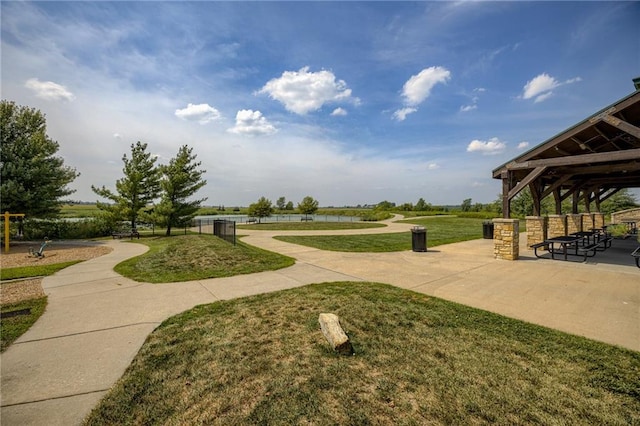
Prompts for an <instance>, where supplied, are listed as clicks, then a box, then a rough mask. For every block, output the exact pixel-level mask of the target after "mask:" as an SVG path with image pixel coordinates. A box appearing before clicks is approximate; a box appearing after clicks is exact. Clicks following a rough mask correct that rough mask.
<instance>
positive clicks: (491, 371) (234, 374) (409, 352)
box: [86, 282, 640, 425]
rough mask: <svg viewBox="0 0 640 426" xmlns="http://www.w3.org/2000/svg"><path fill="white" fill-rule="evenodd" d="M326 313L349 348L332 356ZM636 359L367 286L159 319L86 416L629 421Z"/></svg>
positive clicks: (301, 291) (138, 420) (94, 421)
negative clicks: (322, 320) (322, 326)
mask: <svg viewBox="0 0 640 426" xmlns="http://www.w3.org/2000/svg"><path fill="white" fill-rule="evenodd" d="M322 312H333V313H336V314H338V315H339V317H340V320H341V323H342V326H343V328H344V329H345V331H346V332H347V334H348V335H349V337H350V338H351V340H352V343H353V345H354V349H355V351H356V354H355V355H354V356H351V357H341V356H338V355H336V354H335V353H334V352H333V351H332V350H331V349H330V348H329V347H328V343H327V342H326V341H325V340H324V337H323V336H322V334H321V332H320V330H319V325H318V315H319V314H320V313H322ZM638 377H640V353H637V352H633V351H628V350H624V349H620V348H616V347H613V346H609V345H606V344H602V343H598V342H594V341H590V340H588V339H584V338H581V337H576V336H571V335H567V334H564V333H561V332H557V331H553V330H549V329H546V328H543V327H539V326H535V325H531V324H527V323H524V322H521V321H516V320H512V319H508V318H505V317H502V316H499V315H495V314H491V313H487V312H484V311H480V310H477V309H472V308H467V307H464V306H461V305H457V304H454V303H450V302H446V301H443V300H440V299H436V298H432V297H428V296H425V295H422V294H417V293H413V292H410V291H406V290H401V289H398V288H395V287H391V286H387V285H382V284H374V283H354V282H343V283H330V284H317V285H311V286H306V287H303V288H298V289H293V290H287V291H283V292H278V293H272V294H267V295H260V296H254V297H249V298H243V299H237V300H232V301H224V302H218V303H214V304H210V305H203V306H199V307H196V308H194V309H193V310H190V311H187V312H185V313H183V314H181V315H178V316H176V317H173V318H170V319H168V320H167V321H165V322H164V323H163V324H162V325H161V326H160V327H159V328H158V329H157V330H156V331H155V332H154V333H153V334H152V335H150V336H149V338H148V340H147V342H146V343H145V344H144V346H143V347H142V349H141V350H140V352H139V354H138V355H137V357H136V358H135V360H134V361H133V363H132V365H131V366H130V367H129V369H128V370H127V372H126V373H125V375H124V377H123V378H122V379H121V380H120V381H119V382H118V383H117V385H116V386H115V387H114V388H113V389H112V390H111V392H110V393H109V394H108V395H107V396H106V397H105V399H103V401H102V402H101V404H100V405H99V406H98V407H97V408H96V409H95V410H94V411H93V412H92V414H91V415H90V417H89V418H88V420H87V421H86V423H87V424H89V425H104V424H224V425H241V424H270V425H271V424H273V425H290V424H317V425H329V424H332V425H333V424H344V425H348V424H353V425H365V424H405V425H412V424H413V425H422V424H477V423H500V424H510V425H517V424H532V423H536V424H635V423H638V422H640V382H638V380H637V379H638Z"/></svg>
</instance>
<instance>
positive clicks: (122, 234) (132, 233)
mask: <svg viewBox="0 0 640 426" xmlns="http://www.w3.org/2000/svg"><path fill="white" fill-rule="evenodd" d="M111 236H112V237H113V239H114V240H115V239H116V238H118V239H120V238H131V239H132V240H133V237H136V238H138V239H140V233H139V232H138V230H137V229H129V230H127V231H116V232H114V233H112V234H111Z"/></svg>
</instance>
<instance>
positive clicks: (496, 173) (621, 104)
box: [493, 90, 640, 178]
mask: <svg viewBox="0 0 640 426" xmlns="http://www.w3.org/2000/svg"><path fill="white" fill-rule="evenodd" d="M636 102H640V90H636V91H635V92H634V93H632V94H630V95H628V96H626V97H624V98H622V99H620V100H619V101H617V102H615V103H613V104H612V105H610V106H608V107H605V108H603V109H601V110H600V111H598V112H596V113H595V114H593V115H591V116H589V117H588V118H586V119H585V120H583V121H581V122H580V123H578V124H576V125H575V126H573V127H570V128H568V129H566V130H564V131H563V132H561V133H558V134H557V135H555V136H553V137H551V138H550V139H548V140H547V141H545V142H543V143H541V144H540V145H538V146H536V147H534V148H532V149H530V150H529V151H527V152H525V153H524V154H521V155H520V156H518V157H516V158H514V159H513V160H511V161H510V162H508V163H504V164H502V165H501V166H499V167H497V168H496V169H494V170H493V177H494V178H500V176H501V171H502V170H504V169H505V168H506V167H507V165H509V164H512V163H514V162H517V163H520V162H524V161H527V160H528V159H530V158H532V157H535V156H536V155H539V154H540V153H542V152H544V151H546V150H548V149H550V148H552V147H553V146H555V145H557V144H559V143H560V142H563V141H564V140H566V139H569V138H571V137H572V136H575V135H576V134H578V133H580V132H582V131H584V130H586V129H588V128H589V127H592V126H595V123H593V122H592V120H593V119H596V120H597V121H598V122H600V121H602V120H601V119H598V117H600V116H602V115H603V114H605V113H608V114H607V115H611V114H616V113H620V112H621V111H623V110H624V109H626V108H627V107H629V106H631V105H633V104H635V103H636Z"/></svg>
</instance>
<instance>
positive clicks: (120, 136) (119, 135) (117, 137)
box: [113, 133, 122, 140]
mask: <svg viewBox="0 0 640 426" xmlns="http://www.w3.org/2000/svg"><path fill="white" fill-rule="evenodd" d="M113 138H114V139H118V140H120V139H122V135H121V134H120V133H114V134H113Z"/></svg>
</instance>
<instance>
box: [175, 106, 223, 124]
mask: <svg viewBox="0 0 640 426" xmlns="http://www.w3.org/2000/svg"><path fill="white" fill-rule="evenodd" d="M175 114H176V117H178V118H181V119H183V120H189V121H197V122H198V123H200V124H207V123H209V122H210V121H214V120H218V119H219V118H220V117H221V115H220V112H219V111H218V110H217V109H215V108H214V107H212V106H211V105H209V104H197V105H195V104H188V105H187V107H186V108H183V109H177V110H176V112H175Z"/></svg>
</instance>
